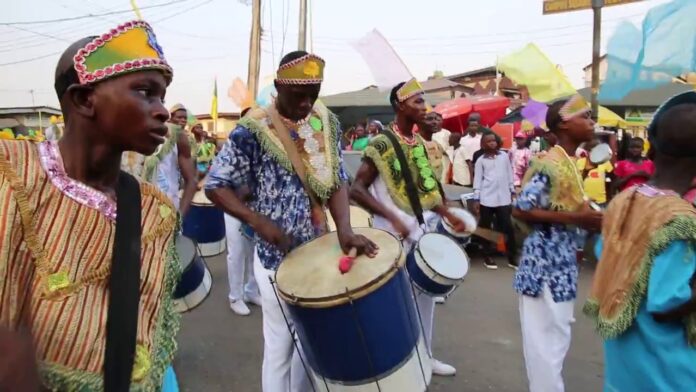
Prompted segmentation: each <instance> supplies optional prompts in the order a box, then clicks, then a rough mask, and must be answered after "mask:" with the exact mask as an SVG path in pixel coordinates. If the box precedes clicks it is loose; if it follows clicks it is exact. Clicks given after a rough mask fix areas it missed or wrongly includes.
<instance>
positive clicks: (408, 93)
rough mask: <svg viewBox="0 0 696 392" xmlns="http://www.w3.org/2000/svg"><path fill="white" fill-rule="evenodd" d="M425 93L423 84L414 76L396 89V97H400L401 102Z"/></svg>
mask: <svg viewBox="0 0 696 392" xmlns="http://www.w3.org/2000/svg"><path fill="white" fill-rule="evenodd" d="M424 93H425V91H424V90H423V86H421V84H420V83H419V82H418V80H417V79H416V78H412V79H411V80H409V81H408V82H406V83H405V84H404V85H403V86H401V88H400V89H398V90H397V91H396V99H398V100H399V102H404V101H405V100H407V99H409V98H411V97H413V96H415V95H418V94H424Z"/></svg>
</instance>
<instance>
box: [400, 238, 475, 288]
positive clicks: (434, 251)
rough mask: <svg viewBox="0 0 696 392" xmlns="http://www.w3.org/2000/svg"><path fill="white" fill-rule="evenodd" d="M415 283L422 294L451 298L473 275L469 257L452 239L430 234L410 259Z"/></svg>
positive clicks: (412, 277) (412, 278)
mask: <svg viewBox="0 0 696 392" xmlns="http://www.w3.org/2000/svg"><path fill="white" fill-rule="evenodd" d="M406 269H407V270H408V273H409V275H410V276H411V281H412V282H413V284H414V285H415V286H416V288H418V289H419V290H420V291H422V292H424V293H425V294H428V295H430V296H433V297H439V296H442V295H447V294H449V293H451V292H452V291H454V289H455V288H457V286H458V285H459V284H460V283H461V282H462V281H463V280H464V277H465V276H466V274H467V272H469V256H467V254H466V252H465V251H464V249H463V248H462V247H461V246H460V245H459V244H458V243H457V242H456V241H454V240H453V239H452V238H450V237H448V236H446V235H443V234H439V233H426V234H424V235H423V236H422V237H421V238H420V239H419V240H418V242H417V243H416V244H414V246H413V248H412V249H411V252H409V254H408V257H407V258H406Z"/></svg>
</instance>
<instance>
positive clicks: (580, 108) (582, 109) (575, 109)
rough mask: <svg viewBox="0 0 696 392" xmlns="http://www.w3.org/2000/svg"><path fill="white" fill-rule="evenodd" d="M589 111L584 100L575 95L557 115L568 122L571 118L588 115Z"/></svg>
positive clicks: (588, 106)
mask: <svg viewBox="0 0 696 392" xmlns="http://www.w3.org/2000/svg"><path fill="white" fill-rule="evenodd" d="M591 110H592V109H591V108H590V104H589V103H587V101H586V100H585V98H583V97H582V95H580V94H576V95H573V97H572V98H570V99H569V100H568V102H566V104H565V105H563V107H562V108H561V110H559V114H560V115H561V118H562V119H563V121H568V120H570V119H571V118H574V117H577V116H580V115H583V114H585V113H589V112H590V111H591Z"/></svg>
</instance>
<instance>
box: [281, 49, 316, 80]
mask: <svg viewBox="0 0 696 392" xmlns="http://www.w3.org/2000/svg"><path fill="white" fill-rule="evenodd" d="M325 64H326V63H325V62H324V60H323V59H322V58H321V57H319V56H317V55H314V54H306V55H304V56H302V57H300V58H298V59H295V60H293V61H291V62H289V63H287V64H283V65H281V66H280V67H278V72H277V73H276V82H277V83H278V84H293V85H305V84H321V82H323V81H324V65H325Z"/></svg>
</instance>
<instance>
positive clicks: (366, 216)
mask: <svg viewBox="0 0 696 392" xmlns="http://www.w3.org/2000/svg"><path fill="white" fill-rule="evenodd" d="M326 224H327V226H328V227H329V231H336V222H334V220H333V217H332V216H331V212H329V210H326ZM350 226H351V227H372V215H370V213H369V212H367V211H365V210H364V209H362V208H360V207H358V206H350Z"/></svg>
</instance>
